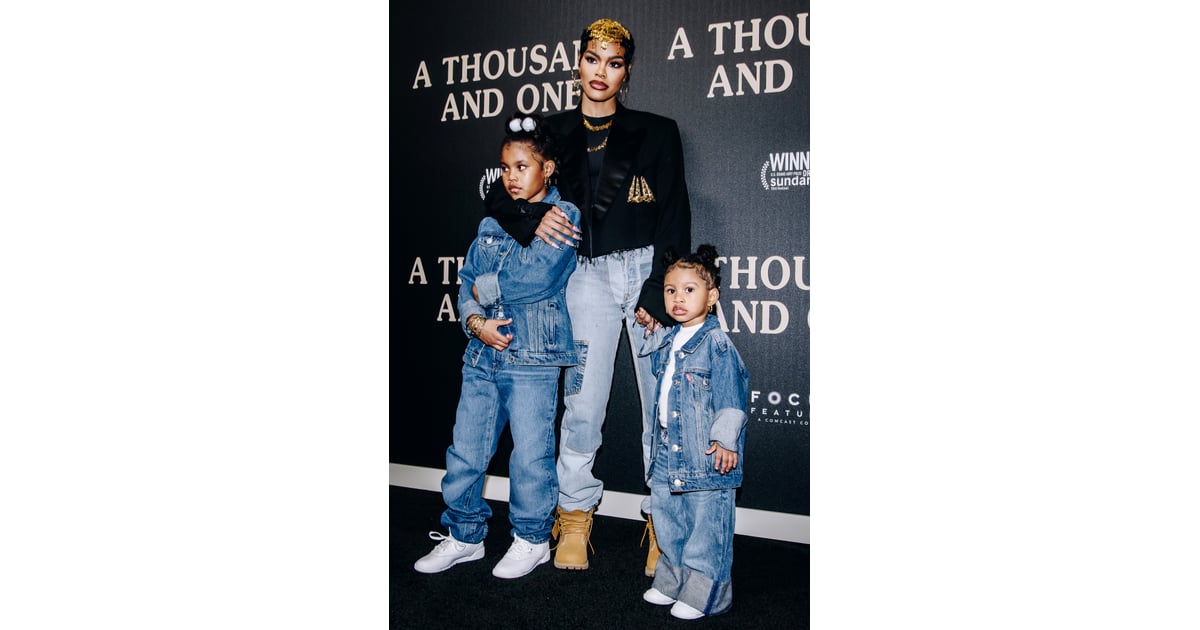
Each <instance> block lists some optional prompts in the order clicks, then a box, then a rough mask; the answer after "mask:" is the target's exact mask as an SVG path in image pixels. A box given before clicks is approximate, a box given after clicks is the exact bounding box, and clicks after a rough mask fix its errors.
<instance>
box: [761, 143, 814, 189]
mask: <svg viewBox="0 0 1200 630" xmlns="http://www.w3.org/2000/svg"><path fill="white" fill-rule="evenodd" d="M758 178H759V179H760V180H762V186H763V190H790V189H792V188H793V187H799V186H807V185H808V151H788V152H785V153H772V154H770V156H769V157H768V158H767V161H766V162H763V165H762V169H761V170H760V171H759V172H758Z"/></svg>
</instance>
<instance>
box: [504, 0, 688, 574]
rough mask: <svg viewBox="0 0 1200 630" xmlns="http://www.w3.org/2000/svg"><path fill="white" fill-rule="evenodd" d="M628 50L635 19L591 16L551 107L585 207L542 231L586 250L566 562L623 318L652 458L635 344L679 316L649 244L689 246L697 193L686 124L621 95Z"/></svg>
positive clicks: (582, 532) (566, 191) (570, 428)
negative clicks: (690, 177) (560, 107)
mask: <svg viewBox="0 0 1200 630" xmlns="http://www.w3.org/2000/svg"><path fill="white" fill-rule="evenodd" d="M633 59H634V41H633V35H631V34H630V32H629V30H628V29H626V28H625V27H624V26H622V25H621V24H620V23H618V22H616V21H614V20H610V19H601V20H597V21H595V22H593V23H592V24H590V25H589V26H588V27H587V28H585V29H584V31H583V34H582V35H581V36H580V54H579V59H578V65H577V67H576V71H575V75H576V76H575V80H574V83H573V85H574V87H575V89H577V90H578V92H579V94H578V95H579V96H580V103H579V106H578V107H577V108H576V109H573V110H569V111H565V112H562V113H559V114H555V115H553V116H550V117H548V118H547V119H546V124H547V126H548V127H549V128H550V129H552V130H553V131H554V132H555V133H556V134H557V135H558V137H559V138H561V139H562V141H563V150H562V152H561V155H560V162H559V169H558V183H559V186H558V188H559V191H560V193H561V194H562V198H563V199H566V200H567V201H570V202H572V203H574V204H575V205H576V206H578V207H579V208H580V210H581V211H582V221H581V223H582V224H583V225H582V226H576V225H574V224H573V223H571V222H570V221H569V220H568V219H567V217H566V216H565V215H564V214H563V213H561V212H559V211H558V210H552V211H550V212H547V213H546V214H545V216H544V217H543V218H542V221H541V223H540V224H539V226H538V229H537V231H536V234H537V235H538V236H539V237H541V238H542V240H544V241H545V242H546V243H548V244H551V245H557V244H559V243H561V244H563V245H567V246H577V247H578V251H577V253H578V256H579V259H578V262H579V264H578V265H577V267H576V269H575V271H574V272H573V273H572V275H571V279H570V282H569V283H568V285H567V309H568V310H569V312H570V317H571V322H572V326H573V327H574V330H575V338H576V340H578V345H579V352H580V355H579V356H580V361H579V365H578V366H575V367H572V368H568V372H567V377H566V380H565V383H566V386H565V391H564V404H565V406H566V412H565V414H564V416H563V419H562V434H561V436H560V439H559V455H558V462H557V464H556V469H557V471H558V481H559V502H558V510H557V511H558V522H557V523H556V524H555V528H554V534H555V535H556V536H558V537H559V540H558V544H557V548H556V551H555V556H554V566H556V567H558V568H560V569H586V568H587V567H588V555H587V550H588V547H589V543H588V541H589V538H590V535H591V528H592V515H593V514H594V512H595V509H596V504H597V503H599V501H600V498H601V496H602V494H603V492H604V484H603V482H601V481H600V480H599V479H596V478H595V477H594V476H593V475H592V466H593V464H594V463H595V458H596V451H597V450H598V449H599V448H600V445H601V440H602V434H601V427H602V426H603V424H604V419H605V410H606V409H607V407H608V399H609V393H610V390H611V387H612V379H613V372H614V367H615V366H614V364H615V361H616V356H617V345H618V342H619V340H620V337H621V327H622V325H623V326H624V327H625V329H626V332H627V334H628V337H629V343H630V350H631V352H630V354H632V355H633V356H634V357H635V359H634V372H635V375H636V378H637V383H638V394H639V401H640V403H641V410H642V466H643V473H645V472H647V470H648V469H649V464H650V426H651V425H650V420H649V414H650V413H651V410H652V409H653V408H654V400H653V396H654V375H653V374H652V373H651V369H650V359H649V357H648V356H640V357H639V356H638V355H639V354H641V352H640V350H641V348H640V346H641V345H642V343H641V341H642V340H644V339H645V338H646V337H647V336H648V335H650V334H651V333H653V332H655V331H657V330H659V329H660V327H661V326H674V325H675V321H674V320H673V319H671V318H670V317H669V316H668V315H667V313H666V311H665V310H664V308H663V298H662V295H663V271H664V269H663V264H662V261H661V256H655V255H654V254H655V252H656V251H657V252H660V253H661V252H663V251H665V250H666V248H668V247H670V248H673V249H674V250H675V251H691V205H690V203H689V201H688V191H687V183H686V181H685V180H684V172H683V146H682V143H681V141H680V137H679V127H678V126H677V125H676V124H675V121H673V120H671V119H670V118H666V117H663V116H659V115H656V114H652V113H649V112H641V111H635V110H632V109H628V108H626V107H625V106H624V105H623V104H622V103H621V100H620V99H621V98H623V94H625V93H627V92H628V89H629V84H630V77H631V70H632V68H633ZM493 192H494V191H493ZM506 197H507V195H492V196H490V197H489V200H491V201H490V202H489V203H491V202H495V203H511V201H509V200H507V199H506ZM580 228H581V231H580ZM652 509H653V506H651V505H650V497H649V496H647V497H645V498H644V499H643V501H642V511H643V512H644V513H645V514H646V515H647V523H646V528H647V531H646V533H647V535H648V536H649V537H650V550H649V554H648V556H647V559H646V567H645V572H646V575H649V576H652V575H653V574H654V567H655V565H656V563H657V561H658V547H657V544H656V540H655V537H654V529H653V517H652V514H653V512H652Z"/></svg>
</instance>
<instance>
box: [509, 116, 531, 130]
mask: <svg viewBox="0 0 1200 630" xmlns="http://www.w3.org/2000/svg"><path fill="white" fill-rule="evenodd" d="M525 120H529V119H528V118H526V119H525ZM508 128H509V129H510V130H511V131H512V132H513V133H516V132H518V131H520V130H521V121H519V120H517V119H516V118H514V119H512V120H510V121H508Z"/></svg>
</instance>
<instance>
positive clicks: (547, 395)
mask: <svg viewBox="0 0 1200 630" xmlns="http://www.w3.org/2000/svg"><path fill="white" fill-rule="evenodd" d="M507 356H508V355H507V354H506V353H502V352H498V351H496V350H493V349H492V348H488V349H486V350H484V354H483V356H481V357H480V360H479V362H478V364H477V365H471V364H470V363H464V364H463V380H462V394H461V395H460V396H459V399H458V412H457V416H456V417H455V420H454V443H453V444H451V445H450V448H448V449H446V475H445V476H444V477H442V498H443V499H444V500H445V502H446V511H445V512H443V513H442V525H443V526H444V527H446V528H447V529H448V530H450V534H451V535H452V536H454V538H455V539H457V540H460V541H462V542H467V543H477V542H481V541H482V540H483V539H484V538H486V537H487V532H488V528H487V521H488V518H490V517H491V515H492V510H491V508H490V507H488V504H487V502H485V501H484V500H483V480H484V475H485V474H486V473H487V468H488V464H489V463H490V462H491V460H492V455H494V454H495V453H496V443H497V442H498V441H499V439H500V435H501V434H502V432H503V431H504V426H505V424H507V425H508V427H509V430H510V431H511V432H512V439H513V450H512V455H511V456H510V457H509V460H508V476H509V515H508V518H509V522H510V523H511V524H512V532H511V533H512V535H515V536H520V537H521V538H524V539H525V540H527V541H529V542H531V543H535V544H538V543H544V542H546V541H547V540H549V539H550V528H551V527H553V525H554V506H555V505H556V503H557V500H558V480H557V477H556V476H555V474H554V416H555V414H556V413H557V411H558V376H559V374H560V370H561V369H562V368H560V367H559V366H554V365H513V364H509V363H506V362H505V361H504V359H505V358H506V357H507ZM418 420H419V419H418Z"/></svg>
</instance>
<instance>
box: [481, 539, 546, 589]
mask: <svg viewBox="0 0 1200 630" xmlns="http://www.w3.org/2000/svg"><path fill="white" fill-rule="evenodd" d="M549 561H550V542H549V541H546V542H544V543H539V544H536V545H535V544H533V543H531V542H529V541H528V540H525V539H524V538H521V537H520V536H513V543H512V546H511V547H509V548H508V553H506V554H504V557H503V558H501V559H500V562H498V563H496V567H495V568H494V569H492V575H494V576H496V577H498V578H504V579H506V580H511V579H513V578H519V577H521V576H523V575H528V574H529V572H530V571H532V570H533V569H534V568H535V567H537V565H539V564H542V563H545V562H549Z"/></svg>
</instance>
